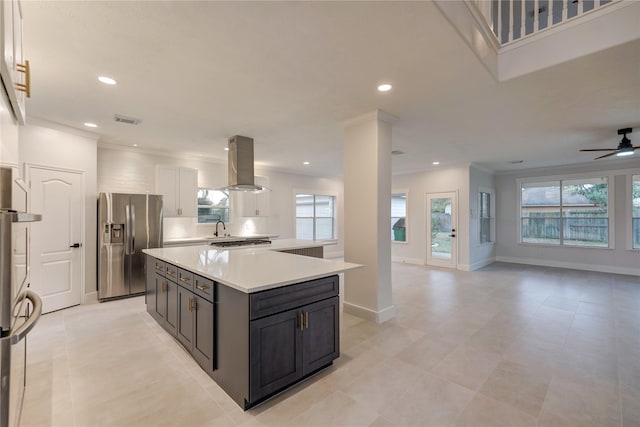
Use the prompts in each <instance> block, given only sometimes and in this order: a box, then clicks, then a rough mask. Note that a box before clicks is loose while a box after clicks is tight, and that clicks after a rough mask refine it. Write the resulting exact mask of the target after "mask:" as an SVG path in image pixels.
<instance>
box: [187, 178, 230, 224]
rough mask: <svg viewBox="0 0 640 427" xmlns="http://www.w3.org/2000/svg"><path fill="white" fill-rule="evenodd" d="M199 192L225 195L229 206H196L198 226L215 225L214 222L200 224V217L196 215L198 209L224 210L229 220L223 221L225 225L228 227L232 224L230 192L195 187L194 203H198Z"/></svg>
mask: <svg viewBox="0 0 640 427" xmlns="http://www.w3.org/2000/svg"><path fill="white" fill-rule="evenodd" d="M200 190H208V191H219V192H221V193H225V194H227V196H228V200H229V204H228V206H220V205H200V204H198V205H196V224H198V225H208V224H215V222H200V215H199V214H198V209H200V208H218V209H226V210H227V217H228V218H229V221H228V222H227V221H224V223H225V225H229V224H231V223H232V222H233V217H232V216H231V214H232V210H231V205H232V198H231V192H230V191H228V190H220V189H218V188H207V187H197V188H196V203H197V201H198V192H199V191H200Z"/></svg>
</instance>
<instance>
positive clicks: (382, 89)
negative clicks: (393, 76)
mask: <svg viewBox="0 0 640 427" xmlns="http://www.w3.org/2000/svg"><path fill="white" fill-rule="evenodd" d="M378 90H379V91H380V92H388V91H390V90H391V85H390V84H388V83H385V84H383V85H380V86H378Z"/></svg>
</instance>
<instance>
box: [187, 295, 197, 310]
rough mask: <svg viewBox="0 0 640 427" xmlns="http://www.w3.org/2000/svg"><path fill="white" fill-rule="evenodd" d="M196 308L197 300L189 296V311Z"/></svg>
mask: <svg viewBox="0 0 640 427" xmlns="http://www.w3.org/2000/svg"><path fill="white" fill-rule="evenodd" d="M196 310H198V301H196V299H195V298H189V312H193V311H196Z"/></svg>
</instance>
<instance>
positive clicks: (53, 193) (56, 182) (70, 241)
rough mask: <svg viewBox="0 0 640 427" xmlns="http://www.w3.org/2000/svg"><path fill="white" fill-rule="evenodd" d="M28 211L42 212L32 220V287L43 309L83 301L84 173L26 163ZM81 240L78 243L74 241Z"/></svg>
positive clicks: (64, 306) (55, 308)
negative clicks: (36, 219) (28, 186)
mask: <svg viewBox="0 0 640 427" xmlns="http://www.w3.org/2000/svg"><path fill="white" fill-rule="evenodd" d="M27 176H28V177H29V181H30V184H31V194H30V201H31V203H30V204H31V206H30V207H29V211H30V212H33V213H41V214H42V221H40V222H34V223H32V224H31V248H30V249H31V257H30V259H31V288H32V289H33V290H34V291H35V292H37V293H38V295H40V297H41V298H42V304H43V306H42V308H43V312H45V313H46V312H50V311H54V310H60V309H61V308H66V307H71V306H73V305H78V304H80V299H81V289H82V287H83V283H82V251H83V250H84V248H83V246H82V243H83V235H82V230H83V226H84V220H83V215H82V212H83V209H82V201H83V196H82V193H83V188H82V187H83V185H82V174H81V173H79V172H70V171H63V170H57V169H53V168H47V167H42V166H27ZM76 244H78V245H79V246H78V247H74V245H76Z"/></svg>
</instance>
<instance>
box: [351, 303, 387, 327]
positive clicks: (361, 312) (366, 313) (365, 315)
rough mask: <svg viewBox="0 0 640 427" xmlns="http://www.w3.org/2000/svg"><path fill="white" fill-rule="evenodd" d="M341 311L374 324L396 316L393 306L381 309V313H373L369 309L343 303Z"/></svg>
mask: <svg viewBox="0 0 640 427" xmlns="http://www.w3.org/2000/svg"><path fill="white" fill-rule="evenodd" d="M343 310H344V312H345V313H349V314H352V315H354V316H356V317H360V318H362V319H365V320H369V321H371V322H375V323H383V322H386V321H387V320H390V319H393V318H394V317H395V315H396V308H395V307H394V306H393V305H391V306H389V307H387V308H385V309H382V310H381V311H374V310H371V309H369V308H365V307H361V306H359V305H356V304H352V303H349V302H347V301H344V303H343Z"/></svg>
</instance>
